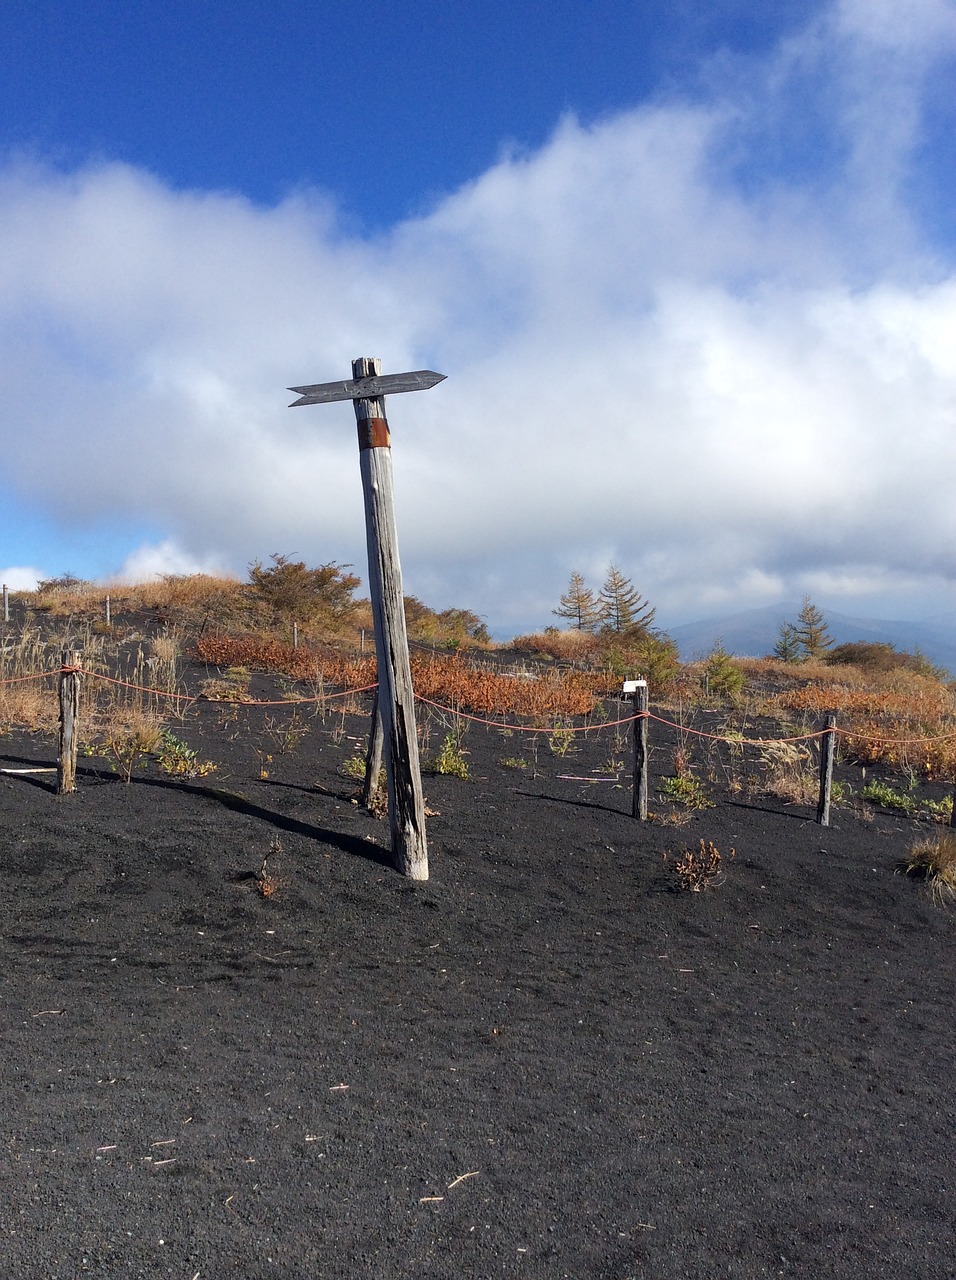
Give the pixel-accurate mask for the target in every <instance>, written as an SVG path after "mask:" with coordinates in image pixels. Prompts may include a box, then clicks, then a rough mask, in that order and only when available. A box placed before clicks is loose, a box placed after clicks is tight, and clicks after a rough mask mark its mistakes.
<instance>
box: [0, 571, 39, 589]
mask: <svg viewBox="0 0 956 1280" xmlns="http://www.w3.org/2000/svg"><path fill="white" fill-rule="evenodd" d="M49 576H50V575H49V574H48V573H46V572H45V571H44V570H43V569H33V568H29V567H28V566H26V565H11V566H10V567H9V568H7V569H0V582H2V583H3V585H4V586H6V587H8V588H9V589H10V590H11V591H35V590H36V586H37V583H38V582H42V581H43V579H44V578H48V577H49Z"/></svg>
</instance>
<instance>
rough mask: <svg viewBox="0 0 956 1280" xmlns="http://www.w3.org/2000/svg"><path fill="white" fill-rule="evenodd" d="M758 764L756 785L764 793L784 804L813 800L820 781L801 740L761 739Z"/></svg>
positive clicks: (811, 801) (815, 798)
mask: <svg viewBox="0 0 956 1280" xmlns="http://www.w3.org/2000/svg"><path fill="white" fill-rule="evenodd" d="M760 765H761V770H762V781H761V784H760V786H761V789H762V790H763V791H764V792H765V793H766V794H767V795H770V796H776V798H777V799H778V800H783V801H785V802H786V803H787V804H815V803H816V800H817V796H818V795H819V791H820V781H819V778H818V777H817V775H816V772H815V770H814V767H813V760H812V757H811V755H810V752H809V751H808V750H807V748H806V747H805V746H804V745H803V744H802V743H799V742H782V741H781V742H768V743H765V744H764V746H763V747H762V748H761V751H760ZM831 798H835V797H831Z"/></svg>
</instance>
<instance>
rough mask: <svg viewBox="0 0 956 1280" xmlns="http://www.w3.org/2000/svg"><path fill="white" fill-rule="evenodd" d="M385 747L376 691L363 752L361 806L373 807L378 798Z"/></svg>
mask: <svg viewBox="0 0 956 1280" xmlns="http://www.w3.org/2000/svg"><path fill="white" fill-rule="evenodd" d="M384 747H385V732H384V730H383V729H382V717H381V715H380V713H379V709H378V693H377V692H376V694H375V699H374V702H373V705H372V723H371V724H370V725H369V731H368V751H367V752H366V754H365V782H364V783H363V784H362V806H363V808H365V809H369V810H371V809H374V808H375V807H376V804H377V802H378V799H379V794H380V792H381V787H380V786H379V781H378V780H379V775H380V774H381V772H382V754H383V751H384Z"/></svg>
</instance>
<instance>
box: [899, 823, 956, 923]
mask: <svg viewBox="0 0 956 1280" xmlns="http://www.w3.org/2000/svg"><path fill="white" fill-rule="evenodd" d="M903 869H904V870H905V872H906V874H907V875H908V876H919V877H921V878H922V879H923V880H925V881H926V883H927V884H928V885H929V887H930V891H931V892H932V895H933V900H934V901H935V902H937V903H939V904H941V905H942V904H944V903H948V902H951V901H952V900H953V899H954V898H956V831H954V830H952V828H947V829H946V830H945V831H936V832H933V833H932V834H929V835H925V836H921V837H920V838H919V839H918V840H916V841H914V843H913V844H912V845H911V846H910V850H909V853H908V854H907V857H906V862H905V864H904V868H903Z"/></svg>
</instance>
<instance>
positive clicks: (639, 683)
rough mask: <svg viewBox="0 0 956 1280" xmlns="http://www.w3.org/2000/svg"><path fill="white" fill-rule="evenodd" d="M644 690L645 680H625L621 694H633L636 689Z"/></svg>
mask: <svg viewBox="0 0 956 1280" xmlns="http://www.w3.org/2000/svg"><path fill="white" fill-rule="evenodd" d="M646 688H647V681H646V680H625V681H624V688H623V689H622V690H621V692H622V693H634V692H635V691H636V690H637V689H646Z"/></svg>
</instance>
